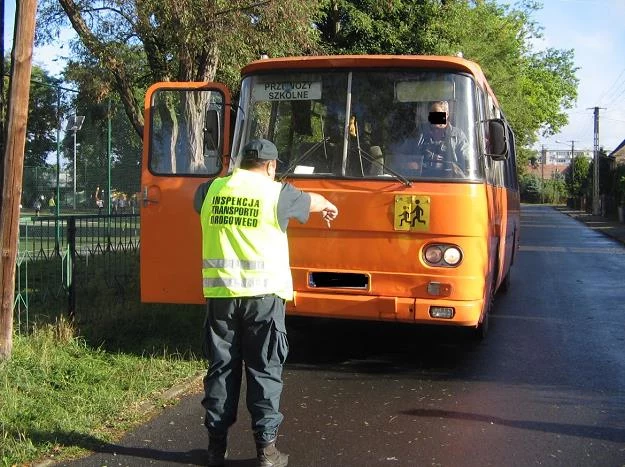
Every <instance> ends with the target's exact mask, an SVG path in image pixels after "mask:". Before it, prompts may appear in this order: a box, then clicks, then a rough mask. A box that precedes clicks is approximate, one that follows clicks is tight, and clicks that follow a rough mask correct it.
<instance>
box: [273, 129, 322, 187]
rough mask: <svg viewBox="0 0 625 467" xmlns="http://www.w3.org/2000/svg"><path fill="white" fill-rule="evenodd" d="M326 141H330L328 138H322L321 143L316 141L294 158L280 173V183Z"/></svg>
mask: <svg viewBox="0 0 625 467" xmlns="http://www.w3.org/2000/svg"><path fill="white" fill-rule="evenodd" d="M328 141H330V138H323V139H322V140H321V141H317V142H316V143H315V144H313V145H312V146H311V147H310V148H309V149H308V150H307V151H306V152H304V153H303V154H301V155H299V156H298V157H296V158H295V159H294V160H293V162H291V163H290V164H289V165H288V167H287V168H286V170H285V171H284V172H283V173H282V176H281V177H280V181H283V180H284V179H285V178H286V177H287V175H289V173H290V172H291V171H292V170H295V168H296V167H297V165H298V164H299V163H300V162H303V161H304V160H305V159H306V158H307V157H308V156H309V155H310V154H311V153H313V152H314V151H316V150H317V148H318V147H319V146H321V145H322V144H326V143H327V142H328Z"/></svg>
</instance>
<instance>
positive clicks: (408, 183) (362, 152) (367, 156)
mask: <svg viewBox="0 0 625 467" xmlns="http://www.w3.org/2000/svg"><path fill="white" fill-rule="evenodd" d="M372 148H377V149H378V151H380V154H379V155H378V157H374V156H372V155H371V154H369V153H368V152H367V151H365V150H364V149H359V153H360V155H361V156H362V157H363V158H364V159H366V160H368V161H369V162H373V163H375V164H377V165H379V166H380V167H382V169H384V171H385V172H388V173H390V174H391V175H393V176H394V177H395V178H396V179H397V180H399V181H400V182H402V183H403V184H404V185H406V186H412V182H411V181H410V180H408V179H407V178H406V177H404V176H403V175H402V174H400V173H399V172H396V171H395V170H393V169H391V168H390V167H389V166H387V165H386V164H385V163H384V162H382V161H381V160H379V159H380V158H381V157H382V151H381V150H380V147H379V146H372Z"/></svg>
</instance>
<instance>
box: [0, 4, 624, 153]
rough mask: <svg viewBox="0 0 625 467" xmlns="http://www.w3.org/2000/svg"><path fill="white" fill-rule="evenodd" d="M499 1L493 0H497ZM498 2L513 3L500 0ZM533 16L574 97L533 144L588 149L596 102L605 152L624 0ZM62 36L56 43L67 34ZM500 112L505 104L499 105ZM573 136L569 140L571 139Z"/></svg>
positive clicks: (559, 7) (38, 52) (618, 98)
mask: <svg viewBox="0 0 625 467" xmlns="http://www.w3.org/2000/svg"><path fill="white" fill-rule="evenodd" d="M498 1H499V0H498ZM4 3H5V13H4V21H5V25H4V27H5V48H6V50H7V51H8V50H9V47H10V45H11V43H12V36H13V22H14V16H15V0H5V2H4ZM499 3H502V4H503V3H512V4H513V3H514V0H507V1H504V0H501V1H499ZM542 4H543V8H542V9H541V10H539V11H538V12H536V13H534V16H533V19H534V20H535V21H536V22H537V23H538V24H539V25H541V26H542V28H543V36H544V37H543V38H542V39H541V40H539V41H537V42H536V44H535V48H536V50H540V49H542V48H546V47H551V48H555V49H567V50H568V49H573V51H574V54H575V55H574V63H575V66H576V67H578V68H579V70H578V71H577V77H578V78H579V88H578V98H577V102H576V103H575V106H574V107H573V108H572V109H571V110H569V111H567V114H568V115H569V124H568V125H566V126H565V127H564V128H562V129H561V130H560V132H559V133H558V134H557V135H554V136H551V137H548V138H547V137H540V138H539V141H538V144H537V146H536V147H537V148H540V147H541V146H542V145H544V146H545V148H547V149H554V150H555V149H565V148H567V147H569V148H570V147H571V146H572V145H574V146H575V149H589V150H592V149H593V137H594V118H593V108H594V107H599V108H600V109H599V145H600V146H602V147H604V148H605V149H606V150H608V151H611V150H614V149H616V147H617V146H618V145H619V144H621V142H623V141H624V140H625V26H624V25H625V0H542ZM71 34H72V33H71V32H68V33H67V34H65V35H62V36H61V38H60V44H61V45H62V44H63V42H64V41H67V40H68V39H69V37H71ZM67 49H68V48H67V47H63V48H62V49H60V48H59V46H47V47H43V48H36V49H35V51H34V54H33V61H34V63H35V64H37V65H39V66H41V67H42V68H44V69H45V70H46V71H47V72H48V73H50V74H52V75H54V76H58V75H59V73H60V72H61V70H62V67H63V61H62V59H59V57H62V56H63V54H65V53H67ZM504 111H505V109H504ZM572 141H573V143H572Z"/></svg>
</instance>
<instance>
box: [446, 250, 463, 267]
mask: <svg viewBox="0 0 625 467" xmlns="http://www.w3.org/2000/svg"><path fill="white" fill-rule="evenodd" d="M461 259H462V253H460V250H459V249H458V248H456V247H455V246H450V247H449V248H447V249H446V250H445V253H443V260H445V262H446V263H447V264H449V265H450V266H455V265H456V264H458V263H459V262H460V260H461Z"/></svg>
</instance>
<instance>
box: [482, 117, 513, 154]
mask: <svg viewBox="0 0 625 467" xmlns="http://www.w3.org/2000/svg"><path fill="white" fill-rule="evenodd" d="M487 135H488V137H487V141H488V144H487V147H486V155H487V156H489V157H491V158H492V159H493V160H496V161H502V160H506V159H507V158H508V141H507V138H506V124H505V123H504V121H503V120H501V119H500V118H493V119H490V120H488V133H487Z"/></svg>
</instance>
